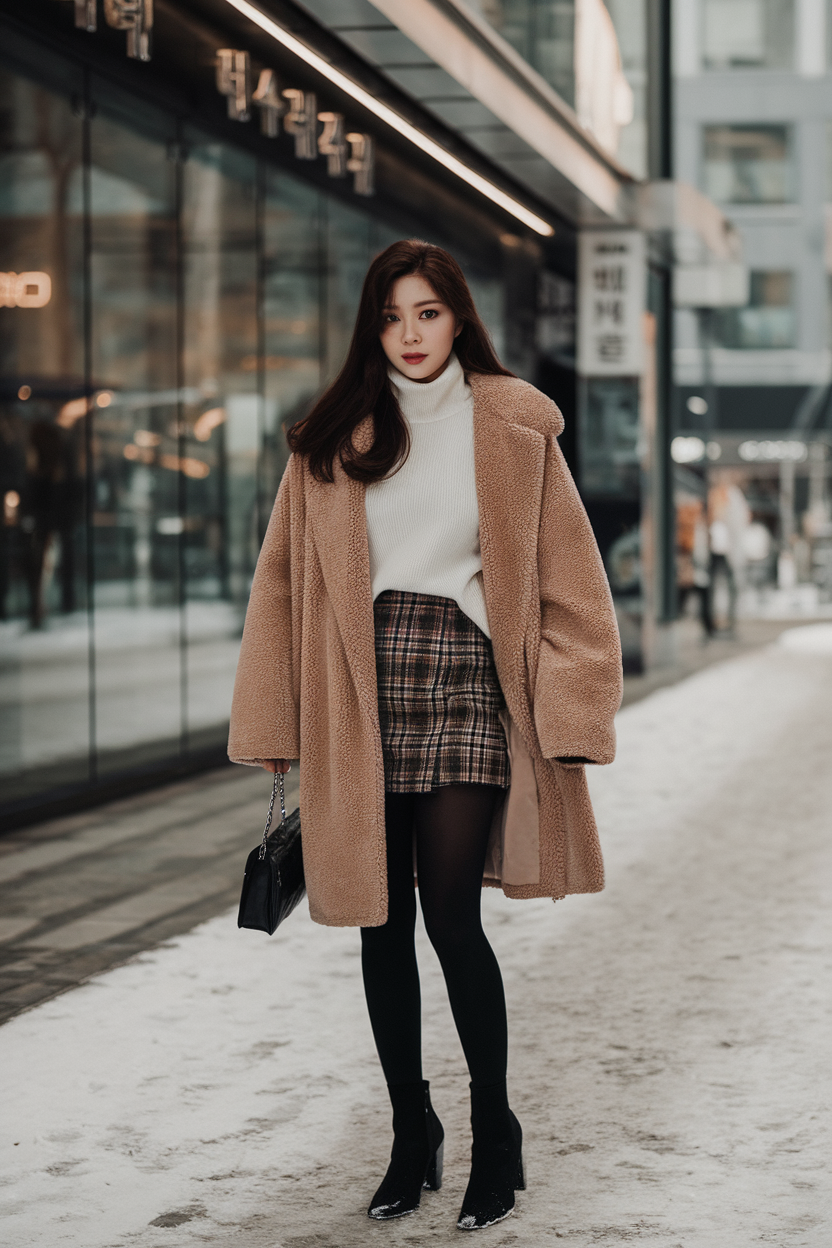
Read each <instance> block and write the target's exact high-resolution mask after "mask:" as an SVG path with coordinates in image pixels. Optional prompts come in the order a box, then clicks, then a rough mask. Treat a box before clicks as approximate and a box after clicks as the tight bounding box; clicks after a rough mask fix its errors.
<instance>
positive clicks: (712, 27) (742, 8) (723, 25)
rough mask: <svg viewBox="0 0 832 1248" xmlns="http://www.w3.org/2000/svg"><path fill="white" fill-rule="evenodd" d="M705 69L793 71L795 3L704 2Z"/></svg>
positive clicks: (759, 0)
mask: <svg viewBox="0 0 832 1248" xmlns="http://www.w3.org/2000/svg"><path fill="white" fill-rule="evenodd" d="M702 45H703V47H702V60H703V63H704V66H705V68H706V69H790V68H791V66H792V60H793V57H794V0H704V3H703V6H702Z"/></svg>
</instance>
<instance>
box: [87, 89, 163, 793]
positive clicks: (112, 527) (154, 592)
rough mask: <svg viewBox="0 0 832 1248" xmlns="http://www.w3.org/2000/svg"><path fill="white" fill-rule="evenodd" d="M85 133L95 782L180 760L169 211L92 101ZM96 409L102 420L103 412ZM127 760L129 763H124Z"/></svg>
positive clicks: (157, 152) (138, 147)
mask: <svg viewBox="0 0 832 1248" xmlns="http://www.w3.org/2000/svg"><path fill="white" fill-rule="evenodd" d="M98 103H99V107H98V109H97V110H96V113H95V116H94V117H93V119H92V121H91V123H90V173H89V194H90V208H89V211H90V239H91V258H90V273H91V303H92V375H93V380H94V385H95V387H96V391H97V393H98V398H97V401H96V404H95V408H94V417H93V421H94V423H93V428H94V451H95V460H94V466H95V483H94V510H93V567H94V573H95V617H94V618H95V657H96V738H97V741H96V744H97V748H98V766H99V771H100V772H106V771H108V770H110V769H112V768H117V769H118V768H122V767H123V766H124V764H125V759H126V758H127V757H128V756H129V758H130V761H131V762H136V761H138V759H141V761H142V762H145V761H147V760H148V759H150V758H153V757H158V756H161V755H164V754H169V753H170V752H171V750H172V749H174V750H175V749H176V748H177V747H178V741H179V734H180V721H181V710H180V706H179V696H178V695H179V686H180V678H181V671H180V661H181V660H180V648H179V610H178V607H179V604H178V596H179V591H178V583H177V574H178V573H177V565H176V560H175V559H173V560H171V559H170V557H169V552H168V550H167V548H166V544H165V541H164V537H163V536H162V535H161V534H160V533H159V531H158V523H159V521H160V520H162V519H163V518H164V517H167V516H170V515H176V514H177V511H178V506H177V490H178V473H177V472H176V470H175V468H174V466H173V464H172V460H175V457H176V450H177V437H176V414H177V386H176V383H177V362H176V328H175V327H176V288H175V273H176V254H175V252H176V203H175V183H174V173H175V169H174V165H173V164H172V162H171V161H170V160H168V159H167V146H166V144H165V143H164V142H162V141H160V140H158V139H151V138H147V137H145V136H144V135H142V134H140V133H137V132H136V131H135V129H134V128H133V127H128V126H127V125H125V124H123V122H122V119H121V116H120V115H119V111H118V110H117V108H116V105H115V102H113V103H112V104H111V102H110V101H109V100H108V99H107V97H106V96H104V95H103V94H99V97H98ZM102 400H103V406H102ZM128 752H129V755H128Z"/></svg>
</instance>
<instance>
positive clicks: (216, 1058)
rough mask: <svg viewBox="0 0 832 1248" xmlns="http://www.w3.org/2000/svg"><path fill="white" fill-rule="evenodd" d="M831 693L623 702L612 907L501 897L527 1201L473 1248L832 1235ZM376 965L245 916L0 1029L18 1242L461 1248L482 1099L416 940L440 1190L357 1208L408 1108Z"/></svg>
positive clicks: (492, 907) (332, 944)
mask: <svg viewBox="0 0 832 1248" xmlns="http://www.w3.org/2000/svg"><path fill="white" fill-rule="evenodd" d="M807 649H808V647H807ZM830 695H832V658H830V657H829V656H828V655H823V654H814V653H800V652H797V651H796V650H795V649H794V648H792V649H789V648H786V647H779V648H778V647H772V648H770V649H768V650H766V651H763V652H758V653H755V654H753V655H751V656H749V657H746V658H742V659H738V660H734V661H732V662H730V663H728V664H724V665H722V666H720V667H716V668H710V669H708V670H707V671H705V672H703V673H700V674H699V675H697V676H695V677H693V678H691V679H689V680H688V681H686V682H685V683H683V684H681V685H677V686H675V687H673V688H669V689H665V690H662V691H661V692H659V693H656V694H654V695H653V696H652V697H650V698H649V699H647V700H646V701H644V702H641V703H638V704H636V705H635V706H632V707H629V708H628V709H627V710H625V711H624V712H622V714H621V716H620V721H619V726H620V751H619V756H618V759H617V761H616V763H615V764H614V765H613V766H612V767H609V768H603V769H598V770H597V771H593V772H592V788H593V795H594V799H595V803H596V809H597V812H598V816H599V822H600V824H601V828H602V835H603V841H604V846H605V851H606V859H607V867H608V877H609V880H608V887H607V889H606V891H605V892H604V893H602V894H600V895H598V896H591V897H579V898H569V899H567V900H566V901H565V902H563V903H559V904H558V905H557V906H553V905H552V903H551V902H547V901H539V902H509V901H507V900H506V899H505V898H503V897H502V895H501V894H497V893H495V892H492V891H490V890H489V891H488V892H487V893H486V895H485V912H486V918H487V926H488V930H489V932H490V934H491V936H492V939H493V941H494V944H495V946H496V948H497V951H498V954H499V956H500V959H501V963H502V965H503V969H504V973H505V977H506V984H507V993H508V997H509V1008H510V1025H511V1041H512V1051H511V1086H512V1093H513V1103H514V1106H515V1108H516V1110H517V1112H518V1115H519V1117H520V1119H521V1121H522V1123H523V1125H524V1128H525V1132H526V1139H527V1150H526V1151H527V1162H528V1170H529V1190H528V1191H527V1192H525V1193H521V1194H520V1195H519V1197H518V1210H517V1213H516V1215H515V1216H514V1217H512V1218H510V1219H508V1220H507V1221H506V1222H505V1223H503V1224H501V1225H500V1226H498V1227H495V1228H492V1229H491V1230H489V1231H487V1232H484V1233H483V1242H484V1243H487V1244H489V1245H494V1246H496V1245H499V1246H500V1248H502V1246H503V1245H506V1246H508V1245H520V1244H523V1245H530V1246H533V1248H538V1246H548V1245H554V1244H555V1243H559V1242H561V1241H566V1242H568V1243H569V1244H571V1245H573V1246H575V1248H589V1246H590V1245H595V1244H599V1243H600V1244H609V1245H614V1246H616V1248H617V1245H619V1244H621V1243H624V1242H630V1241H639V1242H640V1241H644V1242H649V1243H654V1244H656V1245H659V1246H661V1248H740V1246H741V1248H745V1246H746V1245H753V1244H771V1245H776V1248H827V1245H828V1244H829V1243H830V1242H832V1240H831V1239H830V1234H831V1232H830V1180H829V1156H830V1139H829V1135H830V1131H829V1108H830V1087H831V1086H832V1073H831V1069H832V1067H831V1064H830V1062H829V1052H830V1040H831V1039H832V1027H830V1021H831V1020H830V998H829V989H828V972H829V969H830V965H832V930H830V917H829V916H830V913H832V907H830V901H832V843H831V842H832V837H830V830H832V819H830V811H832V769H830V766H829V760H830V757H832V709H831V708H832V696H830ZM358 951H359V944H358V933H357V932H356V931H354V930H350V929H326V928H321V927H316V926H315V925H313V924H312V923H311V922H310V921H309V919H308V917H307V916H306V914H305V913H301V912H297V913H296V914H294V915H293V916H292V917H291V919H290V920H289V921H288V922H287V923H286V925H285V927H283V928H281V929H280V931H279V932H278V933H277V934H276V935H275V936H274V937H272V938H268V937H266V936H264V935H262V934H260V933H254V932H238V931H237V929H236V927H235V926H234V916H233V915H232V914H225V915H221V916H219V917H218V918H216V919H214V920H212V921H211V922H209V923H206V924H204V925H203V926H201V927H199V928H197V929H196V930H195V931H193V932H191V933H189V934H188V935H186V936H184V937H182V938H181V939H178V940H176V941H175V942H172V943H171V944H170V945H168V946H165V947H163V948H160V949H156V950H153V951H152V952H149V953H147V954H145V955H143V956H142V957H141V958H140V959H138V960H137V961H135V962H133V963H132V964H130V965H128V966H125V967H122V968H120V969H118V970H115V971H112V972H110V973H108V974H106V975H103V976H101V977H99V978H98V979H96V980H94V981H93V982H91V983H90V984H88V985H86V986H84V987H82V988H79V989H76V990H75V991H73V992H71V993H68V994H67V995H65V996H63V997H60V998H58V999H56V1000H54V1001H51V1002H49V1003H47V1004H45V1005H42V1006H40V1007H38V1008H37V1009H35V1010H33V1011H31V1012H30V1013H28V1014H25V1015H22V1016H21V1017H19V1018H17V1019H15V1020H14V1021H13V1022H11V1023H9V1024H7V1025H6V1026H5V1027H4V1028H2V1029H1V1030H0V1070H2V1080H3V1083H4V1084H5V1090H4V1091H3V1094H2V1104H3V1113H2V1120H3V1123H2V1150H3V1164H2V1167H1V1168H0V1172H2V1175H3V1179H2V1184H3V1188H2V1196H3V1203H2V1208H0V1214H1V1215H2V1216H3V1217H4V1223H3V1224H0V1238H2V1242H3V1243H5V1244H9V1245H11V1246H13V1248H30V1246H32V1248H34V1246H36V1245H37V1246H38V1248H40V1246H43V1248H60V1246H63V1245H67V1246H72V1248H133V1246H135V1248H157V1246H161V1245H172V1246H174V1248H180V1246H186V1245H187V1246H188V1248H190V1246H191V1245H199V1244H203V1243H216V1244H226V1243H229V1244H239V1245H241V1248H260V1246H261V1245H262V1246H264V1248H265V1246H266V1245H268V1246H269V1248H359V1246H360V1248H364V1246H365V1245H371V1246H375V1245H387V1244H388V1243H390V1244H393V1245H395V1246H396V1248H398V1246H400V1245H402V1246H403V1245H420V1244H425V1245H427V1244H430V1245H435V1244H440V1245H441V1244H445V1243H449V1244H450V1243H457V1242H458V1241H459V1235H460V1233H459V1232H457V1231H456V1230H455V1221H456V1215H457V1211H458V1207H459V1202H460V1199H461V1196H462V1192H463V1190H464V1185H465V1181H466V1178H467V1169H466V1153H467V1149H468V1147H469V1139H468V1134H467V1130H466V1122H465V1119H466V1113H467V1104H466V1095H467V1087H466V1078H465V1071H464V1065H463V1061H462V1056H461V1052H460V1049H459V1045H458V1042H457V1041H456V1038H455V1034H454V1031H453V1026H452V1022H451V1019H450V1014H449V1011H448V1008H447V1004H446V1002H445V998H444V994H443V991H442V985H441V981H440V977H439V974H438V971H437V967H436V963H435V960H434V959H433V957H432V955H431V954H430V952H429V950H427V948H426V947H425V946H424V942H423V947H422V965H423V968H424V995H425V1020H426V1046H425V1047H426V1074H427V1075H428V1077H430V1078H431V1080H432V1087H433V1091H434V1100H435V1103H436V1105H437V1108H438V1110H439V1112H440V1115H441V1116H442V1118H443V1120H444V1122H445V1126H446V1130H447V1133H448V1139H447V1145H446V1182H445V1186H444V1187H443V1189H442V1191H441V1192H440V1193H437V1194H425V1198H424V1200H423V1204H422V1210H421V1211H420V1212H419V1214H417V1215H415V1216H414V1217H410V1218H405V1219H402V1220H401V1221H400V1222H396V1223H392V1224H390V1223H388V1224H373V1223H370V1222H369V1221H368V1220H367V1218H366V1216H365V1213H364V1209H365V1207H366V1203H367V1201H368V1199H369V1197H370V1196H371V1195H372V1192H373V1190H374V1187H375V1184H376V1182H377V1181H378V1179H379V1177H380V1176H381V1174H382V1173H383V1170H384V1166H385V1159H386V1155H387V1152H388V1149H389V1111H388V1108H387V1106H386V1102H385V1096H384V1088H383V1083H382V1080H381V1076H380V1074H379V1071H378V1069H377V1065H376V1061H375V1057H374V1053H373V1050H372V1041H371V1036H370V1031H369V1026H368V1023H367V1021H366V1017H365V1010H364V1003H363V998H362V992H361V985H360V969H359V958H358ZM486 1236H487V1238H486ZM478 1242H479V1241H478Z"/></svg>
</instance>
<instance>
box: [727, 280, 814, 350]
mask: <svg viewBox="0 0 832 1248" xmlns="http://www.w3.org/2000/svg"><path fill="white" fill-rule="evenodd" d="M750 277H751V281H750V292H749V300H748V305H747V306H746V307H744V308H723V309H721V310H720V311H719V312H718V313H717V315H716V322H715V329H716V340H717V342H718V343H719V345H720V346H722V347H729V348H733V349H734V350H741V351H748V350H752V351H765V350H776V349H778V348H780V349H782V348H784V347H793V346H794V345H795V343H796V330H797V326H796V323H795V309H794V274H792V273H789V272H783V271H757V272H754V271H752V272H751V274H750Z"/></svg>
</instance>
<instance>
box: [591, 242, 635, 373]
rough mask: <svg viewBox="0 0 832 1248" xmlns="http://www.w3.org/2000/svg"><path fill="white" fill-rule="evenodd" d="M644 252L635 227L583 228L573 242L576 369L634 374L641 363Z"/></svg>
mask: <svg viewBox="0 0 832 1248" xmlns="http://www.w3.org/2000/svg"><path fill="white" fill-rule="evenodd" d="M645 295H646V253H645V247H644V235H643V234H642V233H641V232H640V231H639V230H586V231H584V232H583V233H582V234H581V236H580V239H579V242H578V372H579V373H581V374H583V376H585V377H637V376H640V375H641V373H642V371H643V368H644V326H643V317H644V310H645Z"/></svg>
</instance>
